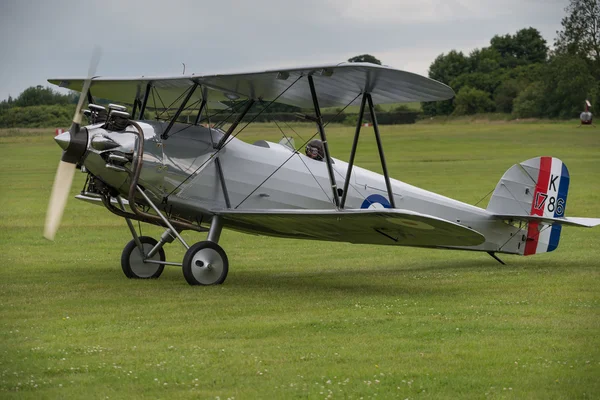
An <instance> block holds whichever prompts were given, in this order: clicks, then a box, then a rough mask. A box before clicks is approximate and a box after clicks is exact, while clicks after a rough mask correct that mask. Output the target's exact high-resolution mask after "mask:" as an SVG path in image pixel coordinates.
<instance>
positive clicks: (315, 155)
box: [306, 139, 325, 161]
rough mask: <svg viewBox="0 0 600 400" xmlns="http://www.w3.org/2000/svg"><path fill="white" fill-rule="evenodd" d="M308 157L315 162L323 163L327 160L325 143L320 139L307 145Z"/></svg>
mask: <svg viewBox="0 0 600 400" xmlns="http://www.w3.org/2000/svg"><path fill="white" fill-rule="evenodd" d="M306 155H307V156H308V157H310V158H312V159H313V160H317V161H323V159H324V158H325V150H323V142H321V141H320V140H319V139H313V140H311V141H310V142H308V144H307V145H306Z"/></svg>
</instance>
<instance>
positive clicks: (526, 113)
mask: <svg viewBox="0 0 600 400" xmlns="http://www.w3.org/2000/svg"><path fill="white" fill-rule="evenodd" d="M544 103H545V97H544V84H543V83H542V82H534V83H532V84H530V85H529V86H527V88H525V90H523V91H521V93H520V94H519V95H518V96H517V97H516V98H515V100H514V101H513V112H512V114H513V115H514V116H515V117H519V118H536V117H543V116H544V114H545V113H544Z"/></svg>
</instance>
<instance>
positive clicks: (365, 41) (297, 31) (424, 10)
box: [0, 0, 568, 100]
mask: <svg viewBox="0 0 600 400" xmlns="http://www.w3.org/2000/svg"><path fill="white" fill-rule="evenodd" d="M567 4H568V0H445V1H444V0H442V1H436V0H419V1H415V0H302V1H286V0H280V1H275V0H253V1H242V0H236V1H233V0H217V1H205V0H139V1H138V0H98V1H88V0H77V1H72V0H0V38H1V40H0V60H1V61H0V63H1V64H0V65H1V66H0V100H2V99H6V98H7V97H8V95H9V94H10V95H12V96H13V97H16V96H18V95H19V94H20V93H21V92H22V91H23V90H24V89H25V88H27V87H29V86H33V85H39V84H41V85H46V84H47V82H46V79H48V78H51V77H63V76H85V74H86V73H87V69H88V63H89V59H90V57H91V55H92V49H93V47H94V46H95V45H99V46H101V47H102V50H103V54H102V59H101V61H100V64H99V66H98V70H97V72H96V74H97V75H105V76H107V75H110V76H139V75H180V74H181V73H182V69H183V66H182V64H181V63H182V62H183V63H185V64H186V73H192V72H193V73H196V74H203V73H219V72H228V71H229V72H233V71H251V70H257V69H270V68H277V67H283V66H294V65H310V64H322V63H329V62H331V63H338V62H341V61H345V60H346V59H348V58H349V57H352V56H354V55H357V54H363V53H369V54H372V55H374V56H376V57H377V58H379V59H380V60H381V61H382V62H383V63H384V64H386V65H389V66H392V67H395V68H399V69H404V70H407V71H411V72H416V73H419V74H422V75H427V70H428V68H429V65H430V64H431V62H432V61H433V60H434V59H435V57H436V56H437V55H439V54H440V53H446V52H448V51H450V50H452V49H456V50H461V51H464V52H466V53H468V52H470V51H471V50H473V49H474V48H480V47H484V46H487V45H489V40H490V39H491V38H492V36H493V35H496V34H507V33H511V34H514V33H515V32H516V31H517V30H519V29H521V28H526V27H530V26H531V27H534V28H536V29H538V30H539V31H540V32H541V33H542V35H543V36H544V38H545V39H546V40H547V42H548V44H549V45H551V44H552V43H553V41H554V38H555V36H556V31H557V30H559V29H560V28H561V25H560V20H561V18H562V17H563V16H564V14H565V12H564V8H565V7H566V6H567Z"/></svg>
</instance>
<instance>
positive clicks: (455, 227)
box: [45, 63, 600, 285]
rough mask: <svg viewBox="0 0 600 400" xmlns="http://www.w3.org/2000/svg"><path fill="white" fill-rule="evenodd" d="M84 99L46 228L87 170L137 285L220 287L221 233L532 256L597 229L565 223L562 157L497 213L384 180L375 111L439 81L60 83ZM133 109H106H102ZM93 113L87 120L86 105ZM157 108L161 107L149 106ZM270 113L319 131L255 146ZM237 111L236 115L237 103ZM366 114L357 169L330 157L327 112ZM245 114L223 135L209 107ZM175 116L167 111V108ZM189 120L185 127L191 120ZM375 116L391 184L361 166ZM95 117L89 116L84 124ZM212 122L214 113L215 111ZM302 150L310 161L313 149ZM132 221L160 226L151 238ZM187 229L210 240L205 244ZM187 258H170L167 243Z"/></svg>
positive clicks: (292, 77)
mask: <svg viewBox="0 0 600 400" xmlns="http://www.w3.org/2000/svg"><path fill="white" fill-rule="evenodd" d="M49 82H51V83H53V84H56V85H58V86H61V87H65V88H69V89H71V90H75V91H78V92H81V96H80V100H79V104H78V105H77V109H76V112H75V117H74V119H73V124H72V126H71V128H70V130H69V131H68V132H65V133H63V134H61V135H59V136H57V137H56V138H55V140H56V142H57V143H58V144H59V145H60V147H61V148H62V149H63V154H62V158H61V161H60V164H59V167H58V171H57V174H56V178H55V182H54V186H53V189H52V194H51V198H50V203H49V206H48V214H47V220H46V226H45V237H47V238H49V239H53V238H54V236H55V233H56V231H57V228H58V225H59V223H60V219H61V216H62V213H63V210H64V208H65V205H66V199H67V197H68V193H69V188H70V186H71V182H72V179H73V174H74V171H75V170H76V169H77V168H79V169H81V170H82V171H83V172H85V173H87V181H86V183H85V186H84V188H83V190H82V192H81V194H80V195H78V196H76V197H77V198H78V199H80V200H84V201H88V202H91V203H95V204H100V205H103V206H104V207H105V208H106V209H107V210H108V211H110V212H111V213H113V214H115V215H117V216H119V217H122V218H124V219H125V222H126V224H127V226H128V227H129V230H130V231H131V235H132V240H131V241H130V242H129V243H128V244H127V245H126V246H125V248H124V250H123V253H122V257H121V266H122V269H123V272H124V273H125V275H126V276H127V277H129V278H141V279H144V278H158V277H159V276H160V275H161V273H162V271H163V269H164V267H165V266H166V265H176V266H180V267H182V270H183V275H184V277H185V279H186V280H187V282H188V283H189V284H191V285H213V284H221V283H223V282H224V280H225V278H226V277H227V273H228V271H229V261H228V258H227V254H226V253H225V251H224V250H223V248H222V247H221V246H220V244H219V237H220V234H221V231H222V229H223V228H228V229H233V230H236V231H241V232H246V233H252V234H258V235H266V236H275V237H280V238H296V239H312V240H322V241H335V242H349V243H362V244H371V245H391V246H416V247H424V248H436V249H453V250H471V251H481V252H486V253H488V254H489V255H491V256H492V257H494V258H495V259H496V260H498V261H499V262H502V261H501V260H500V258H499V257H498V255H497V254H498V253H507V254H518V255H532V254H538V253H544V252H549V251H553V250H554V249H556V248H557V246H558V243H559V238H560V234H561V227H562V225H572V226H581V227H592V226H596V225H599V224H600V219H597V218H596V219H593V218H569V217H565V209H566V204H567V193H568V189H569V181H570V176H569V172H568V170H567V167H566V165H564V164H563V163H562V161H560V160H559V159H557V158H553V157H547V156H542V157H536V158H531V159H529V160H527V161H523V162H521V163H518V164H515V165H513V166H512V167H511V168H509V169H508V171H507V172H506V173H505V174H504V176H502V178H501V179H500V181H499V182H498V184H497V186H496V188H495V191H494V192H493V194H492V196H491V199H490V201H489V204H488V206H487V208H485V209H483V208H479V207H475V206H472V205H469V204H465V203H463V202H460V201H457V200H453V199H450V198H448V197H445V196H442V195H439V194H435V193H432V192H429V191H426V190H423V189H420V188H418V187H415V186H411V185H409V184H407V183H404V182H401V181H399V180H395V179H392V178H391V177H390V176H389V174H388V170H387V166H386V159H385V155H384V145H383V143H382V139H381V135H380V133H379V126H378V123H377V115H376V112H375V104H388V103H404V102H417V101H437V100H446V99H450V98H452V97H453V96H454V92H453V91H452V89H451V88H450V87H448V86H446V85H444V84H442V83H440V82H437V81H434V80H432V79H429V78H426V77H423V76H420V75H416V74H413V73H409V72H405V71H401V70H396V69H392V68H388V67H383V66H378V65H373V64H367V63H342V64H337V65H321V66H311V67H301V68H289V69H277V70H269V71H262V72H250V73H239V74H225V75H193V74H192V75H186V76H176V77H137V78H110V77H95V76H93V72H92V71H90V73H89V74H88V77H87V78H58V79H49ZM98 98H101V99H110V100H111V101H114V102H115V103H119V104H128V105H130V106H131V107H132V108H131V112H127V111H126V108H125V107H124V106H122V105H113V104H111V105H109V106H108V108H106V107H104V106H100V105H97V104H95V100H94V99H98ZM157 98H159V99H160V100H159V101H158V102H159V103H162V104H163V105H165V104H172V103H176V104H177V107H173V108H172V110H171V111H172V112H173V114H172V115H170V116H169V118H164V119H162V120H161V119H160V118H159V119H156V118H154V117H153V116H150V114H151V113H150V112H149V110H150V109H151V104H155V106H154V109H155V111H156V109H157V108H161V107H157V106H156V102H157ZM86 100H87V102H88V103H89V104H88V107H87V109H86V110H85V111H84V112H81V110H82V108H83V104H84V102H85V101H86ZM153 102H154V103H153ZM258 103H261V104H262V106H263V110H265V109H267V108H268V107H269V106H270V105H271V104H273V103H283V104H287V105H292V106H297V107H299V108H301V109H302V110H307V109H308V110H312V112H310V113H308V114H307V115H303V117H304V118H305V119H306V120H308V121H311V122H312V123H314V124H315V131H316V133H315V135H314V136H313V137H311V138H310V139H309V140H307V141H306V142H305V143H304V144H303V145H302V146H299V147H298V149H299V150H298V149H296V148H295V147H294V146H292V145H291V144H290V141H289V140H283V141H282V142H280V143H274V142H269V141H265V140H260V141H258V142H256V143H252V144H251V143H246V142H244V141H242V140H240V139H238V138H237V135H238V134H239V132H240V130H239V129H238V130H237V132H236V129H237V128H238V125H239V124H240V122H242V120H243V119H244V117H245V116H246V115H247V114H248V112H249V111H250V110H251V109H252V107H253V106H254V105H256V104H258ZM232 104H233V105H234V106H232ZM351 104H356V105H360V111H359V116H358V121H357V123H356V128H355V131H354V137H353V142H352V150H351V152H350V155H349V160H348V162H345V161H342V160H340V159H336V158H333V157H331V154H330V151H329V145H328V141H327V133H326V129H325V128H326V124H325V123H324V121H323V117H322V115H321V107H347V106H348V105H351ZM228 107H234V108H236V109H235V110H234V111H235V112H233V113H232V116H235V117H234V119H233V120H232V122H231V123H229V126H228V127H227V128H226V129H225V125H223V126H214V125H213V124H212V123H211V121H210V112H209V110H223V109H227V108H228ZM163 108H164V109H168V108H169V107H166V106H165V107H163ZM191 112H193V114H192V115H193V118H192V119H191V120H190V121H189V122H182V121H181V115H182V113H186V114H187V115H190V113H191ZM367 112H368V113H369V115H370V121H371V124H372V129H373V133H374V137H375V140H376V143H377V147H378V151H379V159H380V162H381V167H382V170H383V174H382V175H380V174H376V173H374V172H371V171H368V170H366V169H363V168H360V167H358V166H356V165H354V160H355V155H356V153H357V144H358V140H359V135H360V134H361V127H363V119H364V118H365V114H366V113H367ZM83 114H85V115H86V116H87V118H88V120H89V124H88V125H87V126H84V127H81V126H80V125H81V121H82V118H83ZM213 115H214V114H213ZM305 146H306V148H307V149H306V150H307V151H306V154H304V151H303V150H304V148H305ZM133 221H141V222H144V223H149V224H154V225H158V226H161V227H164V229H165V230H164V233H163V234H162V235H161V237H160V238H158V239H156V238H152V237H148V236H141V235H140V234H138V232H137V230H136V229H135V226H134V223H133ZM186 230H191V231H196V232H202V233H205V234H206V235H207V236H206V240H203V241H200V242H198V243H195V244H192V245H190V244H188V242H187V241H186V240H185V239H184V238H183V237H182V236H181V233H182V232H183V231H186ZM174 240H177V241H179V242H180V243H181V244H182V245H183V246H184V247H185V248H186V253H185V255H184V257H183V260H176V261H167V259H166V257H165V251H164V246H165V244H167V243H171V242H173V241H174Z"/></svg>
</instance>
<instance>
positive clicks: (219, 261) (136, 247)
mask: <svg viewBox="0 0 600 400" xmlns="http://www.w3.org/2000/svg"><path fill="white" fill-rule="evenodd" d="M139 191H140V193H142V195H143V196H144V197H145V198H146V200H147V201H148V203H149V204H150V206H152V207H153V208H154V209H155V211H156V212H157V214H158V215H159V217H160V218H161V219H163V221H164V222H165V225H167V226H168V227H169V228H168V229H167V230H166V231H165V232H164V233H163V234H162V236H161V238H160V241H156V240H155V239H153V238H151V237H148V236H138V234H137V232H136V231H135V228H134V227H133V224H132V223H131V220H129V219H128V218H125V220H126V221H127V225H128V227H129V229H130V231H131V235H132V236H133V240H131V241H130V242H129V243H127V245H126V246H125V249H124V250H123V254H122V255H121V267H122V268H123V272H124V273H125V276H127V277H128V278H136V279H149V278H158V277H159V276H160V274H162V272H163V269H164V267H165V265H177V266H180V267H182V269H183V276H184V277H185V280H186V281H187V282H188V283H189V284H190V285H203V286H207V285H220V284H221V283H223V282H224V281H225V278H227V273H228V272H229V260H228V259H227V254H225V251H224V250H223V248H221V246H219V245H218V244H217V243H218V241H219V237H220V236H221V231H222V230H223V223H222V221H221V217H219V216H218V215H215V216H213V218H212V222H211V224H210V229H209V230H208V237H207V240H205V241H202V242H198V243H196V244H194V245H193V246H191V247H189V246H188V245H187V243H186V242H185V241H184V240H183V238H182V237H181V236H180V235H179V232H178V231H177V230H175V228H174V227H173V226H172V225H171V224H170V223H169V221H168V220H167V219H166V217H164V216H163V215H162V213H161V212H160V210H158V208H156V206H154V204H153V203H152V202H151V201H150V199H149V198H148V197H147V196H145V194H144V192H143V191H141V190H139ZM117 201H118V202H119V205H120V206H121V209H124V205H123V203H122V201H121V199H120V198H117ZM175 238H177V239H179V241H180V242H181V244H182V245H183V246H184V247H185V248H186V249H187V251H186V253H185V255H184V257H183V263H175V262H167V261H165V251H164V249H163V246H164V245H165V244H166V243H171V242H172V241H173V240H174V239H175Z"/></svg>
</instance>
